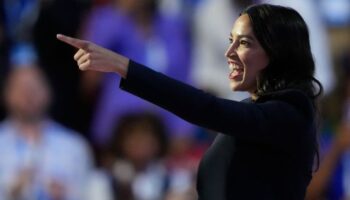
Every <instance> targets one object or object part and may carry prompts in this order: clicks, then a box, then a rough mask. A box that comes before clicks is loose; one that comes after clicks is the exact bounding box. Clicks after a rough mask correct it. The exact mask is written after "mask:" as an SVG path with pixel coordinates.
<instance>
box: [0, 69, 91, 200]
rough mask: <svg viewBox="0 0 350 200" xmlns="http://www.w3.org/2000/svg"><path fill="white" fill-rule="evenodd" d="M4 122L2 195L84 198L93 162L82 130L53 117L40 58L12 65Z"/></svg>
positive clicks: (0, 139)
mask: <svg viewBox="0 0 350 200" xmlns="http://www.w3.org/2000/svg"><path fill="white" fill-rule="evenodd" d="M3 94H4V99H5V105H6V110H7V117H6V119H5V120H4V121H3V122H2V123H1V124H0V147H1V148H0V154H1V159H0V199H4V200H12V199H21V200H26V199H28V200H29V199H38V200H39V199H40V200H79V199H84V198H82V197H83V196H82V195H83V193H84V190H83V189H84V184H85V181H86V178H87V176H88V173H89V170H90V168H91V156H90V153H89V148H88V146H87V144H86V142H85V140H83V139H82V138H81V136H79V135H78V134H77V133H76V132H74V131H72V130H70V129H68V128H66V127H63V126H62V125H60V124H58V123H56V122H55V121H53V120H51V119H50V117H49V116H48V113H47V111H48V108H49V106H50V102H51V98H52V95H51V91H50V88H49V86H48V82H47V80H46V78H45V77H44V75H43V73H42V71H41V70H40V69H39V67H38V66H37V65H36V64H33V63H27V64H26V65H23V64H22V65H16V66H12V67H11V70H10V72H9V74H8V76H7V79H6V83H5V87H4V92H3Z"/></svg>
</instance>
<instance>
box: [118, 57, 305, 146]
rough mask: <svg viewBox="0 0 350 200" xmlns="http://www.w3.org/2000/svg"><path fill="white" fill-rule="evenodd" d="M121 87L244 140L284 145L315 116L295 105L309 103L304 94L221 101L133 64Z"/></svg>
mask: <svg viewBox="0 0 350 200" xmlns="http://www.w3.org/2000/svg"><path fill="white" fill-rule="evenodd" d="M120 87H121V88H122V89H123V90H126V91H128V92H130V93H133V94H135V95H137V96H139V97H141V98H143V99H145V100H147V101H150V102H152V103H154V104H156V105H158V106H160V107H162V108H164V109H166V110H168V111H170V112H172V113H174V114H176V115H177V116H179V117H181V118H183V119H185V120H187V121H189V122H191V123H194V124H196V125H199V126H202V127H205V128H209V129H212V130H215V131H218V132H221V133H224V134H228V135H233V136H235V137H239V138H243V139H254V140H257V141H265V142H269V143H271V142H272V143H280V142H282V143H284V142H283V141H288V140H289V139H291V138H292V137H295V136H296V135H297V134H298V133H300V132H304V133H305V129H307V128H308V126H309V125H310V117H308V116H311V114H310V113H308V112H307V111H306V112H305V110H301V109H298V108H300V106H294V104H308V99H307V97H306V96H305V95H303V94H301V92H295V93H296V94H289V95H287V98H282V99H285V100H286V101H284V100H281V98H280V99H278V98H277V99H276V100H269V101H266V102H263V103H243V102H236V101H231V100H226V99H221V98H217V97H215V96H212V95H210V94H207V93H205V92H203V91H201V90H198V89H196V88H193V87H191V86H189V85H186V84H184V83H181V82H179V81H176V80H174V79H171V78H169V77H167V76H165V75H163V74H161V73H158V72H155V71H153V70H151V69H149V68H147V67H145V66H142V65H140V64H138V63H135V62H133V61H130V64H129V69H128V74H127V78H126V79H123V80H121V83H120ZM298 93H300V94H298ZM291 97H292V98H291ZM289 99H292V100H291V101H289ZM289 102H291V103H289ZM286 132H288V133H290V134H288V133H286ZM289 137H291V138H289Z"/></svg>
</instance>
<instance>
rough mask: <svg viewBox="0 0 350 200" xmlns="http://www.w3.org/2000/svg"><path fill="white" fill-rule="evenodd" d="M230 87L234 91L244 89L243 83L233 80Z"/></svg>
mask: <svg viewBox="0 0 350 200" xmlns="http://www.w3.org/2000/svg"><path fill="white" fill-rule="evenodd" d="M230 88H231V90H232V91H235V92H237V91H243V88H242V87H241V84H240V83H237V82H231V83H230Z"/></svg>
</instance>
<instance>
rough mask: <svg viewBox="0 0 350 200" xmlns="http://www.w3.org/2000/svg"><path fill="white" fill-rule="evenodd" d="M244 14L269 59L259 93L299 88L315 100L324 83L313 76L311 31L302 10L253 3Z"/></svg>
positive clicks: (261, 78)
mask: <svg viewBox="0 0 350 200" xmlns="http://www.w3.org/2000/svg"><path fill="white" fill-rule="evenodd" d="M242 14H248V16H249V18H250V21H251V23H252V26H253V30H254V34H255V36H256V38H257V39H258V41H259V42H260V44H261V46H262V47H263V48H264V50H265V51H266V53H267V55H268V56H269V59H270V63H269V65H268V66H267V67H266V68H264V69H263V70H262V72H261V74H260V75H259V77H258V80H257V81H258V84H257V95H258V96H262V95H265V94H269V93H272V92H276V91H279V90H283V89H299V90H301V91H303V92H304V93H305V94H306V95H307V96H309V97H310V98H311V99H312V100H315V99H316V97H318V96H319V95H320V94H321V93H322V85H321V83H320V82H319V81H318V80H317V79H315V78H314V72H315V63H314V60H313V57H312V53H311V48H310V41H309V32H308V28H307V25H306V23H305V21H304V20H303V18H302V17H301V16H300V14H299V13H298V12H297V11H295V10H293V9H292V8H287V7H282V6H277V5H269V4H258V5H252V6H250V7H248V8H246V9H245V10H244V11H243V12H242V13H241V15H242ZM313 103H314V104H315V101H313Z"/></svg>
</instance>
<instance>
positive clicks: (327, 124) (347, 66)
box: [306, 49, 350, 200]
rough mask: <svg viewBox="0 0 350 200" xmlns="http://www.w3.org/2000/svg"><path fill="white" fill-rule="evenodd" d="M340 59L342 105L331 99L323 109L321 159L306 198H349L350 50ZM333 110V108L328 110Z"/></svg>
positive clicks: (338, 96) (316, 199)
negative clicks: (333, 114)
mask: <svg viewBox="0 0 350 200" xmlns="http://www.w3.org/2000/svg"><path fill="white" fill-rule="evenodd" d="M339 58H340V59H338V60H339V61H340V62H339V64H340V67H341V68H340V73H339V74H340V76H339V79H338V81H339V82H338V85H339V89H338V91H337V93H335V96H336V97H335V98H338V100H337V102H336V103H339V105H340V108H338V106H337V105H334V103H335V102H334V100H333V101H330V100H329V104H330V105H328V106H326V107H324V108H325V109H324V111H328V110H329V109H331V112H335V113H336V115H339V116H336V118H334V116H333V118H332V114H331V113H327V112H324V116H323V118H324V119H323V120H324V122H323V123H324V125H323V126H324V128H323V129H324V130H323V132H322V135H321V136H320V141H321V145H320V148H321V152H322V160H321V163H320V167H319V170H318V171H317V172H316V173H315V175H314V177H313V179H312V181H311V183H310V185H309V187H308V191H307V195H306V200H319V199H327V200H345V199H350V50H349V49H347V50H345V51H344V52H343V53H342V54H341V55H340V57H339ZM328 112H330V111H328Z"/></svg>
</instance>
